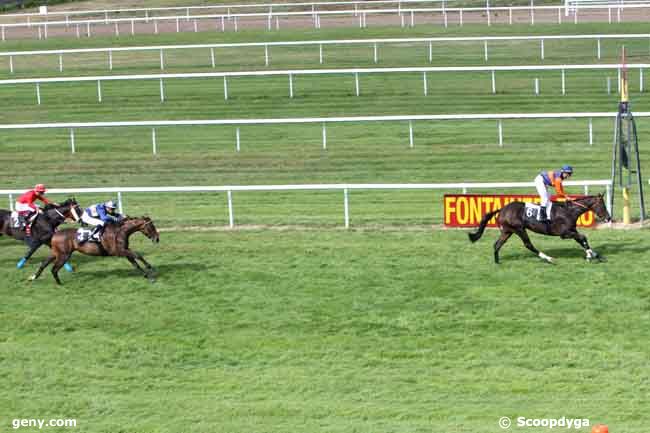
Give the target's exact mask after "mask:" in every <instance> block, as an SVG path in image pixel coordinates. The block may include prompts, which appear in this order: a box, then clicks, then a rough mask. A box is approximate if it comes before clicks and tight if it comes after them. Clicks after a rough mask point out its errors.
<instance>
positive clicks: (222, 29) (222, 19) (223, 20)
mask: <svg viewBox="0 0 650 433" xmlns="http://www.w3.org/2000/svg"><path fill="white" fill-rule="evenodd" d="M221 31H222V32H225V31H226V17H224V16H223V15H222V16H221Z"/></svg>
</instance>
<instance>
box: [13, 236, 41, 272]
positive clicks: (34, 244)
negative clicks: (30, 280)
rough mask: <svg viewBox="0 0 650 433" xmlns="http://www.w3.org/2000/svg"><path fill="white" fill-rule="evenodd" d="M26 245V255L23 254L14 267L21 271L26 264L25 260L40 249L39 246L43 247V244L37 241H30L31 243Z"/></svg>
mask: <svg viewBox="0 0 650 433" xmlns="http://www.w3.org/2000/svg"><path fill="white" fill-rule="evenodd" d="M28 245H29V248H28V249H27V254H25V255H24V256H23V257H22V258H21V259H20V260H19V261H18V264H17V265H16V267H17V268H18V269H22V268H23V266H25V263H27V260H29V258H30V257H31V256H32V255H33V254H34V253H35V252H36V250H37V249H39V248H40V247H41V245H43V243H41V242H40V241H38V240H31V241H29V242H28Z"/></svg>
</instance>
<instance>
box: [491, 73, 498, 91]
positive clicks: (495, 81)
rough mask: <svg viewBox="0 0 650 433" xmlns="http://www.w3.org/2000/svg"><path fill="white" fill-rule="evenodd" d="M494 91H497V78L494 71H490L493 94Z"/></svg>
mask: <svg viewBox="0 0 650 433" xmlns="http://www.w3.org/2000/svg"><path fill="white" fill-rule="evenodd" d="M496 93H497V78H496V75H495V73H494V71H492V94H493V95H494V94H496Z"/></svg>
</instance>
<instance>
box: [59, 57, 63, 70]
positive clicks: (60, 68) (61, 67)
mask: <svg viewBox="0 0 650 433" xmlns="http://www.w3.org/2000/svg"><path fill="white" fill-rule="evenodd" d="M59 72H63V54H59Z"/></svg>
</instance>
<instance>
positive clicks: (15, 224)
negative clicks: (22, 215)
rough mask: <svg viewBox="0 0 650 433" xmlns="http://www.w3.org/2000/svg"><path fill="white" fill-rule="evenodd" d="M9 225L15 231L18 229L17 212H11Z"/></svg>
mask: <svg viewBox="0 0 650 433" xmlns="http://www.w3.org/2000/svg"><path fill="white" fill-rule="evenodd" d="M11 224H12V225H13V227H14V228H15V229H19V228H20V219H19V218H18V212H16V211H12V212H11Z"/></svg>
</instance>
